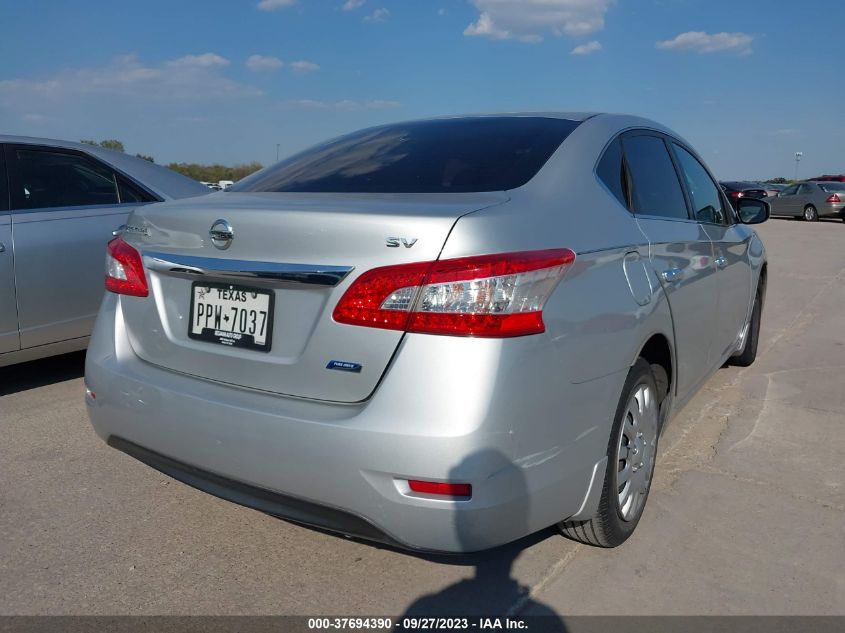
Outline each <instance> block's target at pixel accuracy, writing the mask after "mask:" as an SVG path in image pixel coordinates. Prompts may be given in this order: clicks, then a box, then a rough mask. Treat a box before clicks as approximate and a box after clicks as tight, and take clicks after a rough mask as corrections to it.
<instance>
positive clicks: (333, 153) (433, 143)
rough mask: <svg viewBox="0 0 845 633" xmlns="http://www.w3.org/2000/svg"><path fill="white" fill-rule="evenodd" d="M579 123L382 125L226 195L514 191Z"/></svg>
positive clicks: (483, 120)
mask: <svg viewBox="0 0 845 633" xmlns="http://www.w3.org/2000/svg"><path fill="white" fill-rule="evenodd" d="M578 125H579V122H578V121H570V120H568V119H551V118H542V117H475V118H460V119H441V120H434V121H419V122H414V123H400V124H395V125H385V126H381V127H376V128H371V129H368V130H363V131H361V132H356V133H354V134H350V135H348V136H344V137H341V138H339V139H335V140H333V141H329V142H327V143H324V144H322V145H318V146H316V147H314V148H312V149H309V150H306V151H304V152H302V153H300V154H297V155H295V156H292V157H291V158H288V159H287V160H284V161H282V162H281V163H279V164H277V165H274V166H272V167H269V168H267V169H265V170H263V171H260V172H258V173H256V174H254V175H252V176H249V177H248V178H245V179H244V180H242V181H241V182H239V183H238V184H236V185H234V186H233V187H230V188H229V191H290V192H313V193H463V192H474V191H503V190H506V189H515V188H517V187H520V186H522V185H524V184H525V183H526V182H528V181H529V180H530V179H531V178H532V177H533V176H534V175H535V174H536V173H537V172H538V171H539V170H540V168H541V167H542V166H543V165H544V164H545V163H546V161H547V160H548V159H549V157H550V156H551V155H552V153H554V151H555V150H556V149H557V148H558V146H559V145H560V144H561V143H562V142H563V140H564V139H565V138H566V137H567V136H569V134H570V133H571V132H572V131H573V130H574V129H575V128H576V127H578Z"/></svg>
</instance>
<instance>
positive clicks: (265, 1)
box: [258, 0, 297, 11]
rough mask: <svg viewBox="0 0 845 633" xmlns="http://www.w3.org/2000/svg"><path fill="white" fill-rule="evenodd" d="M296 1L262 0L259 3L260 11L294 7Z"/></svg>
mask: <svg viewBox="0 0 845 633" xmlns="http://www.w3.org/2000/svg"><path fill="white" fill-rule="evenodd" d="M296 2H297V0H261V2H259V3H258V9H259V10H260V11H278V10H279V9H284V8H285V7H292V6H293V5H295V4H296Z"/></svg>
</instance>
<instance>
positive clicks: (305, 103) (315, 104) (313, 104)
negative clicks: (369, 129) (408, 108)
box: [283, 99, 402, 110]
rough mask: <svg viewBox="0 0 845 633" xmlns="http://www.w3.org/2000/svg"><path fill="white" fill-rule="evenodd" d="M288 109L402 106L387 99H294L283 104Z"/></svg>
mask: <svg viewBox="0 0 845 633" xmlns="http://www.w3.org/2000/svg"><path fill="white" fill-rule="evenodd" d="M283 105H284V106H285V107H288V108H296V109H305V110H389V109H392V108H398V107H400V106H401V105H402V104H401V103H399V102H398V101H389V100H385V99H371V100H369V101H353V100H351V99H343V100H342V101H319V100H316V99H292V100H290V101H286V102H285V103H284V104H283Z"/></svg>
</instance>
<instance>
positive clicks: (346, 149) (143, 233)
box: [85, 114, 768, 552]
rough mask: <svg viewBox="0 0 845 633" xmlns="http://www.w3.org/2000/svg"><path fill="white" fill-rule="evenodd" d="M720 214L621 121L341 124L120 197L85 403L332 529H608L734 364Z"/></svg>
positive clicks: (177, 465)
mask: <svg viewBox="0 0 845 633" xmlns="http://www.w3.org/2000/svg"><path fill="white" fill-rule="evenodd" d="M623 157H624V158H623ZM676 166H677V167H676ZM737 206H738V209H739V212H738V214H737V213H736V212H735V211H734V210H733V209H732V208H731V206H730V204H729V203H728V201H727V199H726V198H725V196H724V195H723V194H722V192H721V190H720V189H719V187H718V186H717V184H716V181H715V180H714V179H713V177H712V175H711V174H710V172H709V170H708V169H707V168H706V167H705V166H704V163H703V162H702V161H701V159H700V158H699V157H698V156H697V154H696V153H695V152H694V151H693V150H692V149H691V147H690V146H689V145H688V144H687V143H686V142H684V141H683V140H682V139H681V138H680V137H679V136H677V135H676V134H674V133H673V132H671V131H670V130H668V129H667V128H665V127H663V126H660V125H658V124H657V123H654V122H651V121H648V120H645V119H640V118H636V117H630V116H620V115H579V114H560V115H530V114H526V115H501V116H482V117H456V118H446V119H435V120H427V121H417V122H410V123H398V124H392V125H386V126H382V127H377V128H372V129H368V130H364V131H362V132H357V133H354V134H351V135H349V136H345V137H342V138H340V139H336V140H334V141H331V142H328V143H326V144H323V145H319V146H317V147H315V148H313V149H311V150H306V151H305V152H303V153H300V154H298V155H296V156H293V157H292V158H289V159H287V160H285V161H282V162H281V163H278V164H276V165H273V166H271V167H268V168H265V169H264V170H262V171H259V172H257V173H256V174H253V175H252V176H250V177H248V178H246V179H244V180H242V181H241V182H239V183H238V184H236V185H235V186H234V187H232V188H231V189H230V190H229V192H227V193H221V194H218V195H214V196H211V197H208V198H199V199H193V200H187V201H184V202H174V203H168V204H163V205H155V206H150V207H143V208H140V209H136V210H135V211H134V212H133V214H132V218H131V220H130V225H131V227H132V228H131V230H127V231H126V232H124V233H123V235H122V236H121V237H120V238H118V239H116V240H114V241H112V242H111V243H110V244H109V246H108V260H109V262H110V263H109V271H110V272H109V276H108V278H107V281H106V287H107V288H108V289H109V291H110V292H108V293H107V295H106V298H105V300H104V303H103V306H102V308H101V312H100V318H99V319H98V321H97V327H96V329H95V332H94V336H93V339H92V343H91V346H90V348H89V350H88V358H87V366H86V373H85V381H86V388H87V397H86V402H87V405H88V411H89V414H90V417H91V421H92V423H93V426H94V429H95V430H96V432H97V433H98V434H99V436H100V437H101V438H102V439H104V440H105V441H106V442H108V444H110V445H111V446H113V447H115V448H118V449H120V450H122V451H125V452H126V453H128V454H129V455H131V456H133V457H135V458H137V459H139V460H141V461H143V462H145V463H147V464H149V465H151V466H152V467H154V468H157V469H159V470H161V471H162V472H165V473H167V474H168V475H170V476H172V477H174V478H176V479H179V480H181V481H184V482H186V483H188V484H190V485H192V486H195V487H197V488H199V489H201V490H205V491H207V492H210V493H212V494H215V495H218V496H220V497H223V498H225V499H229V500H231V501H234V502H237V503H240V504H243V505H246V506H251V507H253V508H258V509H260V510H262V511H264V512H267V513H269V514H272V515H275V516H278V517H283V518H287V519H290V520H293V521H296V522H299V523H304V524H310V525H314V526H319V527H321V528H324V529H328V530H334V531H337V532H342V533H345V534H348V535H353V536H357V537H362V538H367V539H373V540H377V541H383V542H387V543H391V544H393V545H398V546H402V547H408V548H414V549H419V550H434V551H449V552H457V551H473V550H480V549H484V548H489V547H493V546H496V545H499V544H502V543H506V542H509V541H512V540H514V539H517V538H519V537H522V536H524V535H526V534H529V533H531V532H534V531H537V530H540V529H542V528H546V527H547V526H550V525H555V524H558V525H559V526H560V528H561V529H562V531H563V532H564V533H565V534H567V535H568V536H570V537H571V538H574V539H577V540H580V541H584V542H587V543H591V544H594V545H600V546H615V545H619V544H620V543H622V542H623V541H624V540H625V539H626V538H628V536H629V535H630V534H631V533H632V532H633V530H634V528H635V526H636V525H637V522H638V521H639V519H640V516H641V515H642V512H643V508H644V506H645V503H646V499H647V497H648V492H649V489H650V485H651V481H652V472H653V468H654V462H655V456H656V452H657V443H658V437H659V434H660V431H661V430H662V428H663V427H664V425H665V424H666V422H667V420H668V418H669V415H670V412H671V411H672V409H673V408H674V407H680V406H683V404H684V403H686V402H687V401H688V400H689V399H690V398H691V397H692V396H693V394H695V393H696V391H697V390H698V389H699V387H700V386H701V385H702V384H703V383H704V381H705V380H706V379H707V378H708V377H709V376H710V375H711V374H712V373H713V372H715V371H716V370H717V369H718V368H719V367H721V366H722V365H723V364H724V363H725V362H726V361H727V360H729V359H733V362H735V363H737V364H740V365H749V364H750V363H752V362H753V361H754V358H755V355H756V350H757V341H758V333H759V327H760V318H761V312H762V308H763V302H764V297H765V289H766V256H765V250H764V247H763V244H762V243H761V241H760V239H759V238H758V236H757V235H756V233H755V232H754V231H753V229H752V228H750V227H749V226H747V224H754V223H758V222H762V221H764V220H765V219H766V218H767V217H768V203H766V202H765V201H763V200H755V199H751V198H748V199H745V198H743V199H741V200H739V201H738V205H737ZM743 222H744V224H743ZM644 235H645V236H647V239H646V237H644Z"/></svg>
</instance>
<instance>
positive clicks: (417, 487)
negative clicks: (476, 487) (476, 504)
mask: <svg viewBox="0 0 845 633" xmlns="http://www.w3.org/2000/svg"><path fill="white" fill-rule="evenodd" d="M408 486H410V488H411V490H412V491H414V492H423V493H426V494H430V495H443V496H444V497H471V496H472V485H471V484H450V483H444V482H440V481H420V480H418V479H411V480H409V481H408Z"/></svg>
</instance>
